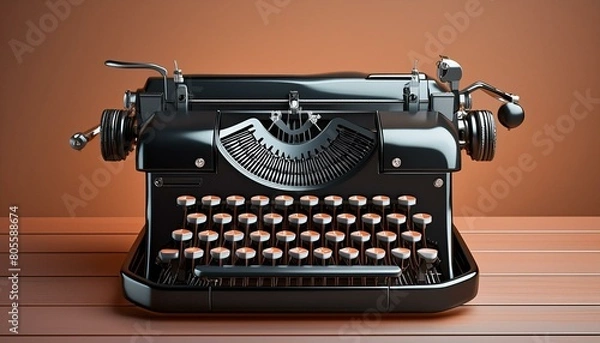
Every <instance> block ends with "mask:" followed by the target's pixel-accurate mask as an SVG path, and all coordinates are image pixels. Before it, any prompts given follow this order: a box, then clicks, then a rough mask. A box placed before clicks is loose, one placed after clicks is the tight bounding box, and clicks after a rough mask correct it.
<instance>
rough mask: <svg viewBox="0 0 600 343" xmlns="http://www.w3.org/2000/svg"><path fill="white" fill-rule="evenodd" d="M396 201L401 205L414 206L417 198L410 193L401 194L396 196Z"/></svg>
mask: <svg viewBox="0 0 600 343" xmlns="http://www.w3.org/2000/svg"><path fill="white" fill-rule="evenodd" d="M398 203H399V204H400V205H402V206H414V205H416V204H417V198H415V197H414V196H412V195H401V196H399V197H398Z"/></svg>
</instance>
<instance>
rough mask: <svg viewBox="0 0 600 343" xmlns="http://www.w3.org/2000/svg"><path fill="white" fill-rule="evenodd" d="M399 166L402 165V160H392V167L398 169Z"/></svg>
mask: <svg viewBox="0 0 600 343" xmlns="http://www.w3.org/2000/svg"><path fill="white" fill-rule="evenodd" d="M400 165H402V160H401V159H399V158H398V157H396V158H394V159H393V160H392V167H394V168H400Z"/></svg>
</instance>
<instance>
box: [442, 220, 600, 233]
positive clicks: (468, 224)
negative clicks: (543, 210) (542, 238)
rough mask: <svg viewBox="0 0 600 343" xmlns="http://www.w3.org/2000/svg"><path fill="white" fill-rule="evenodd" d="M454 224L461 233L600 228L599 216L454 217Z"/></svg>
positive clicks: (595, 230) (589, 229)
mask: <svg viewBox="0 0 600 343" xmlns="http://www.w3.org/2000/svg"><path fill="white" fill-rule="evenodd" d="M454 225H456V227H457V228H458V229H459V231H460V232H461V233H462V232H468V231H477V232H491V231H497V232H498V233H506V232H509V231H519V232H527V231H531V232H543V231H563V230H579V231H581V230H583V231H594V232H597V231H598V230H599V229H600V217H455V218H454Z"/></svg>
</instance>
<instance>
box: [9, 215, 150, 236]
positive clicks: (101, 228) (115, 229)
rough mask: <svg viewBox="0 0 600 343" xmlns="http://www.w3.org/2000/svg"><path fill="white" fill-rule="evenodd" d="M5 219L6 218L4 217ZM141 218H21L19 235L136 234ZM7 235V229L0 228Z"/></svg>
mask: <svg viewBox="0 0 600 343" xmlns="http://www.w3.org/2000/svg"><path fill="white" fill-rule="evenodd" d="M4 218H6V217H4ZM143 226H144V218H143V217H21V218H19V234H21V235H28V234H49V233H50V234H73V233H74V234H100V233H104V234H107V233H110V234H137V233H138V232H140V230H141V229H142V227H143ZM0 233H2V234H7V233H8V227H7V226H3V227H1V228H0Z"/></svg>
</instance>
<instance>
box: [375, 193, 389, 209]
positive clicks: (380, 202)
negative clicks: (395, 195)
mask: <svg viewBox="0 0 600 343" xmlns="http://www.w3.org/2000/svg"><path fill="white" fill-rule="evenodd" d="M372 200H373V205H375V206H389V205H390V197H388V196H386V195H376V196H374V197H373V199H372Z"/></svg>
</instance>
